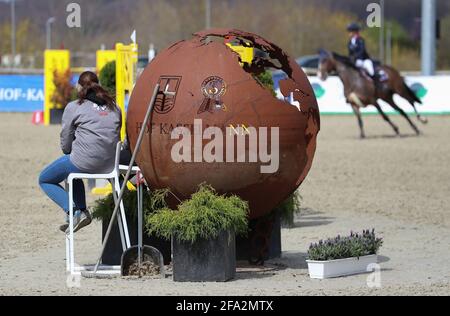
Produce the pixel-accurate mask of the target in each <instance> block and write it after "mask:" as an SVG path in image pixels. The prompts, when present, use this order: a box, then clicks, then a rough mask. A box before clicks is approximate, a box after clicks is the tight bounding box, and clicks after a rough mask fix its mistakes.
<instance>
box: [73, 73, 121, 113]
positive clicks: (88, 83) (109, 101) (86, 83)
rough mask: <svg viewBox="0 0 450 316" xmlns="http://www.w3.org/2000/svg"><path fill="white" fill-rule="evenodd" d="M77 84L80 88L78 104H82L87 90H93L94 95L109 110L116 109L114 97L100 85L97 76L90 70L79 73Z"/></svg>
mask: <svg viewBox="0 0 450 316" xmlns="http://www.w3.org/2000/svg"><path fill="white" fill-rule="evenodd" d="M78 84H79V85H80V86H81V90H80V91H79V92H78V104H82V103H83V102H84V100H86V97H87V95H88V93H89V92H94V93H95V96H96V97H97V98H99V99H102V100H104V101H105V105H106V106H107V107H108V108H110V109H111V110H113V109H116V103H115V102H114V98H113V97H112V96H111V95H110V94H109V93H108V92H107V91H106V90H105V89H104V88H103V87H102V86H101V85H100V82H99V80H98V77H97V75H96V74H95V73H93V72H92V71H85V72H83V73H82V74H81V75H80V78H79V79H78Z"/></svg>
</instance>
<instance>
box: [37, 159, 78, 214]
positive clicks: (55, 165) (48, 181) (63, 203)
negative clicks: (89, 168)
mask: <svg viewBox="0 0 450 316" xmlns="http://www.w3.org/2000/svg"><path fill="white" fill-rule="evenodd" d="M81 172H82V171H81V170H80V169H78V168H77V167H76V166H75V165H74V164H73V163H72V162H71V161H70V156H69V155H65V156H62V157H61V158H59V159H57V160H55V161H54V162H52V163H51V164H50V165H48V166H47V167H46V168H45V169H44V170H43V171H42V172H41V174H40V175H39V185H40V186H41V188H42V190H43V191H44V192H45V194H47V195H48V197H49V198H50V199H52V200H53V202H55V203H56V204H58V205H59V206H60V207H61V208H62V209H63V210H64V211H65V212H66V214H68V213H69V194H68V193H67V192H66V190H64V188H63V187H62V186H61V185H60V183H61V182H63V181H64V180H65V179H67V177H68V176H69V174H71V173H81ZM73 200H74V204H75V207H74V212H75V210H85V209H86V194H85V192H84V184H83V180H81V179H75V180H74V181H73Z"/></svg>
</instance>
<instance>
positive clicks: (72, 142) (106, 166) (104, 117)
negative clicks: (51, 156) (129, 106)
mask: <svg viewBox="0 0 450 316" xmlns="http://www.w3.org/2000/svg"><path fill="white" fill-rule="evenodd" d="M121 124H122V114H121V112H120V110H119V109H116V110H115V111H112V110H110V109H109V108H108V107H106V106H105V105H98V104H96V103H94V102H92V101H89V100H85V101H84V102H83V103H82V104H78V101H73V102H71V103H69V104H68V105H67V106H66V108H65V110H64V114H63V117H62V130H61V135H60V137H61V149H62V151H63V152H64V154H66V155H68V154H70V161H71V162H72V163H73V164H74V165H75V166H76V167H77V168H78V169H80V170H81V171H83V172H87V173H109V172H111V171H112V169H113V168H114V159H115V151H116V145H117V142H119V140H120V128H121Z"/></svg>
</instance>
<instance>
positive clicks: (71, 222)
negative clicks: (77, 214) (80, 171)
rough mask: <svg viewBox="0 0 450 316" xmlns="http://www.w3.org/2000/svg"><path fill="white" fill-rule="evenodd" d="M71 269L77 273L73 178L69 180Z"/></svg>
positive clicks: (71, 271) (71, 272) (72, 273)
mask: <svg viewBox="0 0 450 316" xmlns="http://www.w3.org/2000/svg"><path fill="white" fill-rule="evenodd" d="M69 257H70V258H69V269H70V274H71V275H74V274H75V249H74V240H73V180H72V179H70V180H69Z"/></svg>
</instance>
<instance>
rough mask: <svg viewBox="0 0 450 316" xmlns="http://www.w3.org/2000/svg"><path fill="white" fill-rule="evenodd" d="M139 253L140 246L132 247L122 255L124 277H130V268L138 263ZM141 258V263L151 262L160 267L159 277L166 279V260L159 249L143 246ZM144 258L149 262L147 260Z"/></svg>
mask: <svg viewBox="0 0 450 316" xmlns="http://www.w3.org/2000/svg"><path fill="white" fill-rule="evenodd" d="M138 251H139V247H138V246H132V247H130V248H128V249H127V250H125V252H124V253H123V254H122V259H121V266H120V269H121V275H122V276H128V272H129V270H130V266H131V265H133V264H137V263H138ZM141 258H142V259H141V262H145V261H149V260H150V261H151V262H153V263H154V264H155V265H157V266H158V267H159V275H160V276H161V277H162V278H165V276H166V274H165V269H164V259H163V255H162V254H161V252H160V251H159V250H158V249H156V248H154V247H151V246H143V247H142V249H141ZM144 258H145V259H147V260H145V259H144Z"/></svg>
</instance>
